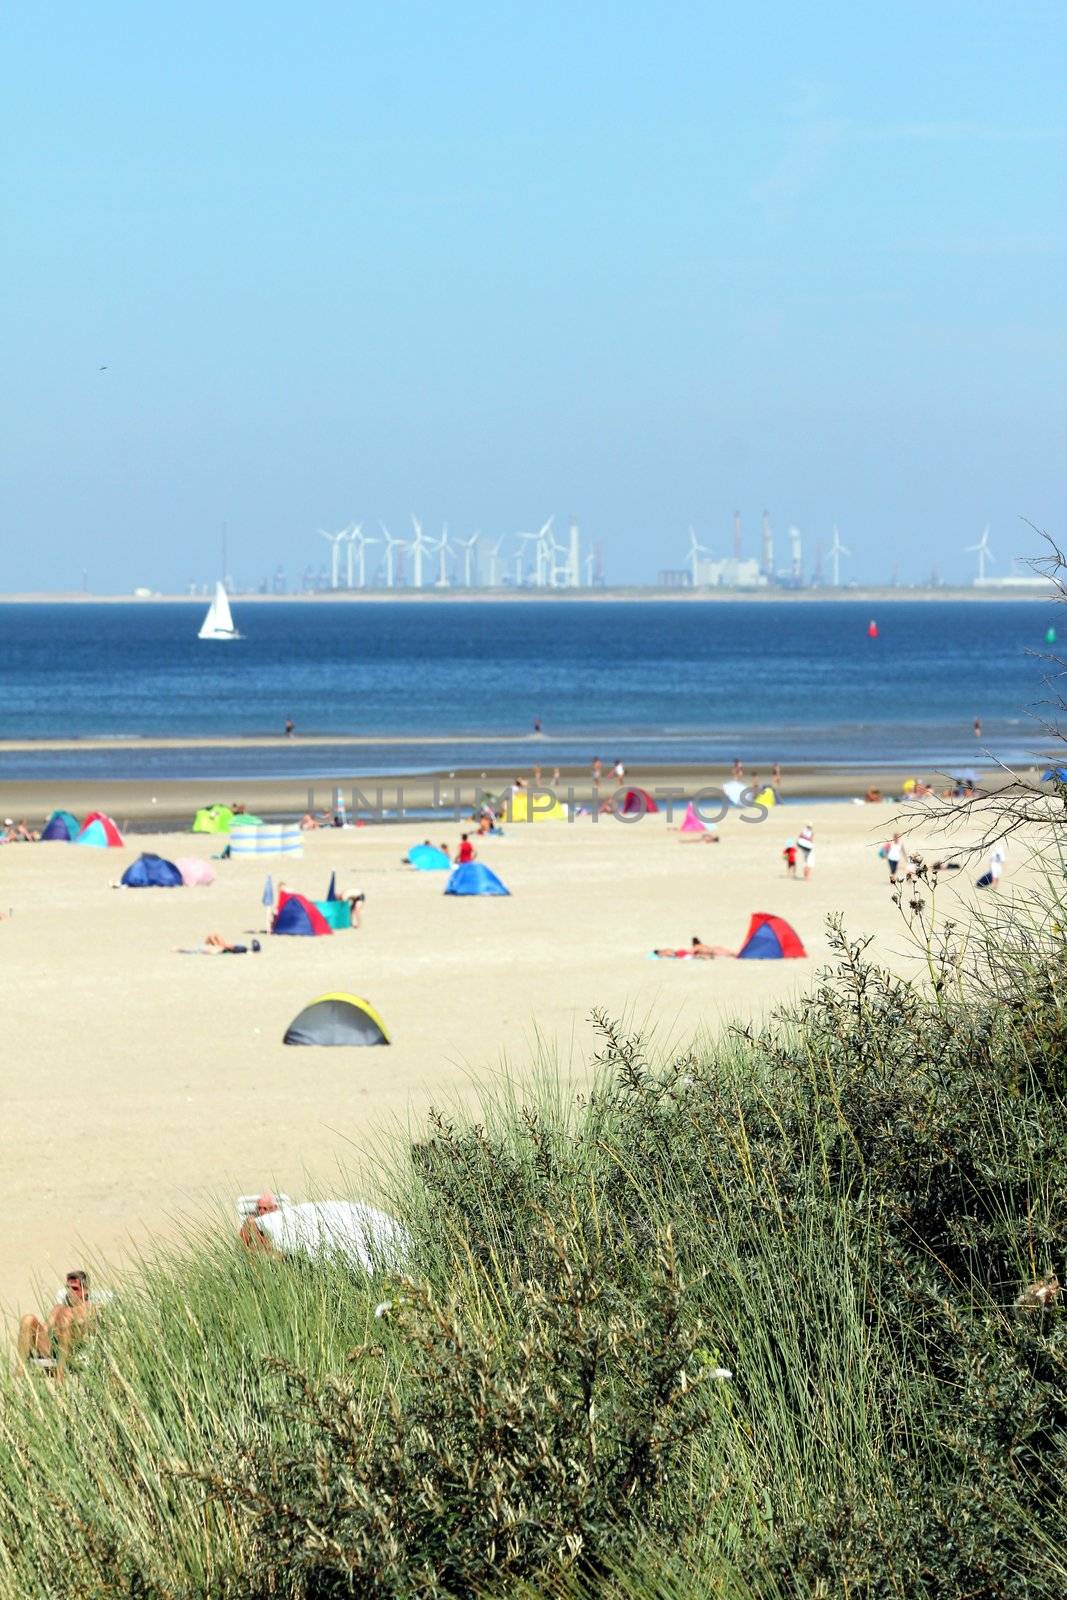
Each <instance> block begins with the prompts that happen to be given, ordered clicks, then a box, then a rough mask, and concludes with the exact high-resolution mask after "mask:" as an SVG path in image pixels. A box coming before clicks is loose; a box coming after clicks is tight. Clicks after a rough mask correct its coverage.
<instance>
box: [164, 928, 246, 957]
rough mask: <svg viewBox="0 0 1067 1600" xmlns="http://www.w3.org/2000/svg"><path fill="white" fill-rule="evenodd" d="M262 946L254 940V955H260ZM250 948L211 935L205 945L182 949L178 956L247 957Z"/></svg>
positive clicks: (220, 936)
mask: <svg viewBox="0 0 1067 1600" xmlns="http://www.w3.org/2000/svg"><path fill="white" fill-rule="evenodd" d="M261 949H262V946H261V945H260V942H259V940H258V939H253V940H252V944H251V950H252V954H253V955H257V956H258V954H259V952H260V950H261ZM248 951H249V946H248V945H246V944H231V943H230V941H229V939H224V938H223V937H222V934H221V933H209V934H208V936H207V938H206V939H205V940H204V942H203V944H198V945H194V946H193V948H192V949H191V950H186V949H182V950H179V952H178V954H179V955H182V956H245V955H247V954H248Z"/></svg>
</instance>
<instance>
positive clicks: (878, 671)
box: [0, 599, 1060, 780]
mask: <svg viewBox="0 0 1067 1600" xmlns="http://www.w3.org/2000/svg"><path fill="white" fill-rule="evenodd" d="M234 614H235V619H236V624H237V626H238V628H240V629H241V631H242V633H243V635H244V637H243V638H242V639H240V640H238V641H236V642H227V643H214V642H207V641H203V642H202V641H200V640H199V639H198V638H197V636H196V635H197V629H198V627H199V625H200V620H201V618H200V612H199V610H198V609H196V608H195V607H192V606H190V605H188V604H181V603H174V604H167V603H163V602H152V603H148V604H144V605H138V604H136V603H128V604H121V605H116V604H92V603H86V604H56V605H51V604H31V605H22V604H3V605H0V685H2V693H0V742H2V741H28V742H29V747H28V748H25V749H17V750H12V749H7V750H5V749H2V748H0V780H3V779H8V780H15V779H33V778H53V777H55V778H59V777H78V778H92V777H94V776H99V777H106V778H131V779H138V778H142V779H147V778H153V777H154V778H161V779H165V778H218V779H220V780H222V779H226V778H241V777H246V778H253V777H260V778H273V779H287V778H299V779H305V778H306V779H316V778H318V779H329V778H332V777H338V778H341V777H355V778H358V777H359V776H360V775H361V774H372V773H381V772H388V773H413V774H414V773H420V772H427V771H441V770H444V771H447V770H449V769H453V768H454V769H459V768H466V769H472V768H479V767H489V766H492V767H496V768H500V767H508V766H511V765H515V766H517V767H519V766H521V767H522V768H523V769H525V768H527V767H529V766H530V764H531V763H532V762H533V761H534V760H537V761H540V762H541V763H542V764H544V765H545V766H546V767H548V768H551V766H552V765H555V764H557V763H558V764H559V765H561V766H565V765H567V764H581V765H583V766H587V765H588V763H589V762H590V761H591V760H592V758H593V757H594V756H599V757H600V758H601V760H602V761H603V762H604V764H605V766H608V765H610V764H611V763H613V762H614V761H615V760H616V759H622V760H623V761H624V762H626V763H627V765H629V766H631V767H632V766H637V765H641V764H653V763H655V764H683V763H684V764H686V765H689V766H708V767H711V768H718V769H721V768H723V767H724V766H728V765H729V763H730V762H731V761H732V760H733V759H734V758H736V757H739V758H740V759H741V760H743V761H744V762H745V763H746V765H747V766H749V767H751V766H753V765H756V766H761V767H766V766H768V765H769V764H770V763H771V762H774V761H779V762H781V763H782V765H783V766H788V765H789V764H790V763H802V762H803V763H818V764H820V765H823V766H827V767H832V766H853V765H856V764H860V765H863V764H872V765H873V764H879V765H882V766H890V767H899V768H901V769H902V770H903V769H905V768H907V769H911V770H915V771H922V772H924V773H930V774H934V773H959V772H963V771H965V770H966V769H967V768H969V767H970V766H972V765H973V764H975V763H976V762H979V761H981V760H984V759H988V756H989V755H992V756H993V757H996V758H997V759H999V760H1001V761H1004V762H1006V763H1008V764H1009V765H1017V764H1020V763H1024V762H1029V761H1030V760H1032V759H1033V758H1034V757H1035V754H1037V753H1038V752H1040V751H1041V749H1042V747H1043V746H1045V745H1047V743H1048V741H1047V738H1046V737H1045V736H1044V734H1043V732H1042V729H1041V727H1040V725H1039V721H1038V720H1037V719H1039V718H1040V717H1041V716H1042V715H1043V714H1046V713H1047V712H1048V709H1049V706H1048V702H1049V700H1050V695H1051V694H1052V693H1053V691H1052V690H1050V687H1049V684H1048V682H1047V680H1048V678H1049V675H1050V673H1051V674H1056V673H1057V672H1058V671H1059V669H1058V668H1057V667H1056V666H1055V664H1054V663H1052V662H1050V660H1049V659H1048V654H1049V652H1050V650H1051V649H1054V647H1053V646H1050V645H1049V644H1047V643H1046V630H1047V629H1048V628H1049V627H1050V626H1055V625H1056V624H1057V622H1059V620H1060V615H1059V612H1058V611H1057V608H1056V606H1055V605H1054V603H1053V602H1052V601H1049V602H1047V603H1046V602H1045V601H1043V600H1042V601H1033V600H1027V601H999V602H995V603H993V602H986V603H979V602H967V601H946V602H939V601H932V600H924V601H908V600H895V601H893V602H892V603H887V604H885V605H883V606H882V607H881V608H880V610H878V613H877V615H875V616H873V617H872V612H871V605H870V602H866V603H864V602H858V601H855V602H854V601H849V600H833V601H825V602H823V601H811V600H808V601H802V602H801V601H790V600H782V601H780V602H779V601H768V600H760V601H754V602H745V601H731V602H730V603H728V604H715V603H707V604H696V603H690V604H681V603H676V602H670V601H647V602H643V601H630V602H620V603H611V602H603V601H592V602H583V601H566V602H562V603H552V602H550V601H548V602H540V603H533V602H531V603H529V604H523V603H517V602H516V603H501V604H488V603H485V602H470V603H468V602H464V601H460V600H452V601H450V602H448V603H446V604H427V603H425V602H405V601H403V600H399V599H398V600H396V601H392V602H388V603H382V602H373V603H366V604H364V603H360V602H348V603H344V604H336V605H333V604H319V605H313V604H306V603H300V602H284V601H278V602H273V603H271V604H259V605H257V604H254V603H245V604H242V603H241V601H240V600H239V599H237V600H235V601H234ZM872 621H874V622H875V624H876V626H877V637H876V638H872V637H869V627H870V624H871V622H872ZM976 718H977V719H980V721H981V729H982V732H981V737H980V738H976V736H975V732H974V723H975V719H976ZM287 719H291V720H292V722H293V723H294V724H295V727H296V737H295V738H292V739H286V738H285V737H284V736H283V730H284V725H285V722H286V720H287ZM538 722H539V723H540V727H541V733H540V737H535V734H534V727H535V723H538ZM310 734H315V735H319V736H322V737H324V738H326V740H327V742H326V743H324V744H320V743H316V744H313V745H306V744H302V742H301V737H300V736H301V735H310ZM240 735H251V736H265V737H267V738H269V739H270V741H271V742H270V743H269V744H268V745H267V746H265V747H242V746H240V745H233V746H228V745H225V744H223V745H222V746H217V745H216V746H210V747H209V746H201V747H197V745H196V741H197V740H200V739H204V738H211V739H218V738H220V737H221V738H223V739H228V738H234V737H236V736H240ZM331 736H332V737H335V738H337V739H339V740H340V739H342V738H343V739H351V738H356V739H358V740H359V741H360V742H359V743H358V744H342V743H338V744H336V745H333V744H330V743H329V742H328V741H329V739H330V737H331ZM159 738H170V739H174V738H180V739H182V740H188V741H192V743H191V745H190V747H189V748H154V747H153V744H152V741H153V740H158V739H159ZM43 740H64V741H71V742H72V743H73V744H74V746H75V748H73V749H69V750H48V749H43V748H35V745H36V743H37V742H38V741H43ZM79 744H81V745H89V744H96V745H101V744H102V746H103V748H78V745H79Z"/></svg>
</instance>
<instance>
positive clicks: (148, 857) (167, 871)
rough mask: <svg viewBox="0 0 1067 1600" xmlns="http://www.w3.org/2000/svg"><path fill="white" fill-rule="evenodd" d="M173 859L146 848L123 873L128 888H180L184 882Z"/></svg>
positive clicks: (123, 880)
mask: <svg viewBox="0 0 1067 1600" xmlns="http://www.w3.org/2000/svg"><path fill="white" fill-rule="evenodd" d="M184 881H185V880H184V879H183V878H182V875H181V873H180V872H179V871H178V869H177V867H176V866H175V865H174V862H173V861H164V859H163V857H162V856H157V855H153V854H152V852H151V851H150V850H145V851H144V852H143V853H142V854H141V855H139V856H138V857H137V860H136V861H135V862H133V864H132V865H131V866H128V867H127V868H126V871H125V872H124V873H123V874H122V882H123V884H124V886H125V887H126V888H127V889H180V888H181V887H182V885H183V883H184Z"/></svg>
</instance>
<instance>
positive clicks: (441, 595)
mask: <svg viewBox="0 0 1067 1600" xmlns="http://www.w3.org/2000/svg"><path fill="white" fill-rule="evenodd" d="M209 598H210V597H209V596H208V595H199V594H198V595H189V594H162V593H161V594H141V595H136V594H85V593H83V592H81V591H76V590H65V591H60V592H58V593H55V594H49V593H46V592H35V591H20V592H16V593H12V594H0V605H27V606H32V605H89V606H92V605H101V606H122V605H130V606H155V605H186V606H193V607H197V608H200V609H203V607H204V606H205V605H206V604H207V601H208V599H209ZM1058 598H1059V590H1058V589H1057V588H1056V585H1055V583H1054V582H1053V581H1052V579H1044V578H1042V579H1036V580H1035V581H1034V582H1033V583H1032V584H1030V583H1027V584H1023V585H1020V587H1018V588H1007V589H1000V588H997V587H996V586H995V585H990V587H988V588H978V587H970V586H968V585H959V586H956V587H952V588H944V589H892V588H888V587H885V588H883V587H880V586H878V585H877V584H871V585H864V586H861V587H857V588H854V589H711V588H708V589H661V588H657V587H655V586H653V585H649V586H647V587H643V586H640V585H619V586H617V587H615V588H607V589H514V590H512V589H354V590H349V589H338V590H327V591H323V592H321V593H315V594H240V593H235V592H231V594H230V599H231V600H232V601H233V603H234V604H235V605H242V606H245V605H463V604H467V605H523V604H531V603H532V604H535V605H554V604H557V603H559V604H563V605H576V604H583V603H584V604H592V605H605V604H606V605H612V604H633V603H635V602H639V601H667V602H670V603H672V604H675V603H676V604H683V605H707V604H712V605H736V604H739V603H744V602H747V601H756V602H758V603H759V604H760V605H776V604H779V603H786V604H794V603H800V604H812V603H814V602H817V601H823V600H830V601H833V602H834V603H835V604H838V603H842V602H848V601H853V602H855V603H857V604H859V603H863V604H864V605H867V604H878V605H888V604H892V605H896V604H899V603H901V602H902V601H909V600H910V601H914V602H919V603H927V602H930V601H939V600H940V601H953V602H955V601H971V600H977V601H981V602H983V603H984V602H986V601H994V602H997V601H1005V600H1044V601H1046V602H1047V601H1050V600H1052V601H1054V600H1056V599H1058Z"/></svg>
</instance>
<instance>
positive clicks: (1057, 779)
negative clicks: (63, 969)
mask: <svg viewBox="0 0 1067 1600" xmlns="http://www.w3.org/2000/svg"><path fill="white" fill-rule="evenodd" d="M1041 782H1042V783H1067V767H1049V769H1048V771H1047V772H1043V773H1042V774H1041ZM58 814H59V815H63V813H62V812H60V813H58ZM44 837H45V835H44V834H43V833H42V835H41V838H42V839H43V838H44Z"/></svg>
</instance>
